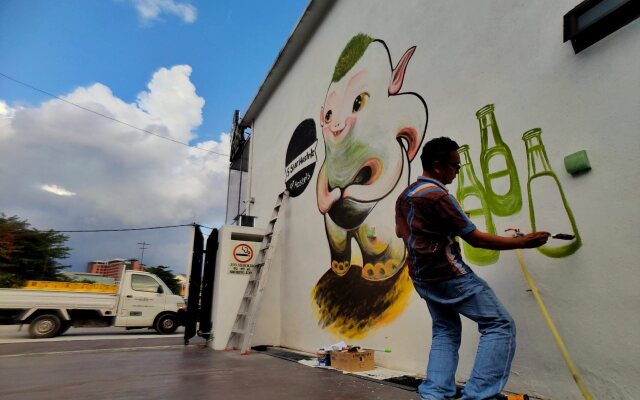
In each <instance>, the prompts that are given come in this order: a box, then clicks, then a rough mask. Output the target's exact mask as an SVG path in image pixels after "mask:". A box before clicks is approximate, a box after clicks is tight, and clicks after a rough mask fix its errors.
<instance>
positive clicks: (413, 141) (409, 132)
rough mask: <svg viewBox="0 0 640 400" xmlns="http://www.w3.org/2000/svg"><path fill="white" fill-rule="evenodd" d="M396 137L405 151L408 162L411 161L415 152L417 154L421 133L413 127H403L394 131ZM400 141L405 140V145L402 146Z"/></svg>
mask: <svg viewBox="0 0 640 400" xmlns="http://www.w3.org/2000/svg"><path fill="white" fill-rule="evenodd" d="M396 138H397V139H398V141H399V142H400V144H401V145H402V148H404V149H405V151H406V152H407V158H408V159H409V162H411V161H413V159H414V157H415V156H416V154H418V150H419V147H420V143H421V142H422V135H421V134H420V133H418V131H417V130H415V129H414V128H404V129H402V130H401V131H400V132H398V133H396ZM402 141H405V142H406V145H407V147H405V146H404V144H403V142H402Z"/></svg>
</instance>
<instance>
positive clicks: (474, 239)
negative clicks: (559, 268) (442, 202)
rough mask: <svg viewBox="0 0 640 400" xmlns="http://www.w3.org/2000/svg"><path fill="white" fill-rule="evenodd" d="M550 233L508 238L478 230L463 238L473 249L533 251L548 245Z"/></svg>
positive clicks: (535, 233)
mask: <svg viewBox="0 0 640 400" xmlns="http://www.w3.org/2000/svg"><path fill="white" fill-rule="evenodd" d="M549 236H550V234H549V232H533V233H528V234H526V235H523V236H517V237H506V236H498V235H493V234H491V233H487V232H482V231H480V230H478V229H474V230H473V231H471V232H469V233H467V234H466V235H464V236H462V239H464V241H465V242H467V243H469V244H470V245H471V246H473V247H479V248H482V249H490V250H513V249H531V248H534V247H540V246H542V245H543V244H545V243H547V240H548V239H549Z"/></svg>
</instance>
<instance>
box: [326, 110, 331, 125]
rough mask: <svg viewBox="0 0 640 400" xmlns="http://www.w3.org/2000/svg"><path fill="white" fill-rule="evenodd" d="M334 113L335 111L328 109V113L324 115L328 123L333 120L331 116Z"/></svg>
mask: <svg viewBox="0 0 640 400" xmlns="http://www.w3.org/2000/svg"><path fill="white" fill-rule="evenodd" d="M332 115H333V112H332V111H331V110H329V111H327V113H326V114H325V115H324V123H325V124H328V123H329V122H331V116H332Z"/></svg>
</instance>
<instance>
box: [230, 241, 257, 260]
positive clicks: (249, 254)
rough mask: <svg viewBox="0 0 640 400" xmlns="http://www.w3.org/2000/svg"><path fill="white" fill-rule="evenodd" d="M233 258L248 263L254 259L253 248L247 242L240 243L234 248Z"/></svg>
mask: <svg viewBox="0 0 640 400" xmlns="http://www.w3.org/2000/svg"><path fill="white" fill-rule="evenodd" d="M233 258H234V259H235V260H236V261H237V262H239V263H240V264H246V263H248V262H250V261H251V260H252V259H253V249H252V248H251V246H249V245H248V244H246V243H240V244H238V245H236V247H234V248H233Z"/></svg>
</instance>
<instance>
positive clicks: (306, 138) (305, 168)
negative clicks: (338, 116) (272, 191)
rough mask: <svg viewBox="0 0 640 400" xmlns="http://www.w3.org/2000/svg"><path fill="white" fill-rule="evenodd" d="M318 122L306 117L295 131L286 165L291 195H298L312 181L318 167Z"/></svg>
mask: <svg viewBox="0 0 640 400" xmlns="http://www.w3.org/2000/svg"><path fill="white" fill-rule="evenodd" d="M317 145H318V138H317V137H316V123H315V122H314V121H313V119H305V120H304V121H302V122H301V123H300V125H298V127H297V128H296V129H295V131H293V135H292V136H291V140H290V141H289V147H287V156H286V162H285V166H284V176H285V185H286V186H287V189H288V190H289V196H291V197H297V196H299V195H301V194H302V192H304V190H305V189H306V188H307V186H308V185H309V182H311V178H312V177H313V172H314V170H315V168H316V161H317V159H318V158H317V155H316V146H317Z"/></svg>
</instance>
